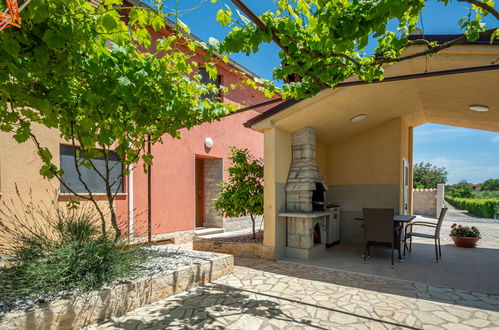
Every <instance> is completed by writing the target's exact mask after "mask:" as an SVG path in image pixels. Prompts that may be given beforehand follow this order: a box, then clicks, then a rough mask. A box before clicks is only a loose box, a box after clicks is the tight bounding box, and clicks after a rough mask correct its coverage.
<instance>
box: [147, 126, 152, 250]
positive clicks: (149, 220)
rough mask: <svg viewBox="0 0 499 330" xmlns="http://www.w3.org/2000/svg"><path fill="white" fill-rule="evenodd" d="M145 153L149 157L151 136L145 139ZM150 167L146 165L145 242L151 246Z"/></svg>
mask: <svg viewBox="0 0 499 330" xmlns="http://www.w3.org/2000/svg"><path fill="white" fill-rule="evenodd" d="M147 153H148V154H149V155H151V136H150V135H149V136H148V139H147ZM151 204H152V203H151V165H150V164H149V165H147V242H148V243H149V244H151V241H152V230H151V224H152V210H151V206H152V205H151Z"/></svg>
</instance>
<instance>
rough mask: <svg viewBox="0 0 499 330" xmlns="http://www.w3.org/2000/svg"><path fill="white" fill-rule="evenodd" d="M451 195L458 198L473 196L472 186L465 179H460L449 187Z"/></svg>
mask: <svg viewBox="0 0 499 330" xmlns="http://www.w3.org/2000/svg"><path fill="white" fill-rule="evenodd" d="M451 196H452V197H459V198H471V197H473V188H471V184H469V183H468V182H467V181H466V180H461V181H459V183H456V184H455V185H453V186H452V187H451Z"/></svg>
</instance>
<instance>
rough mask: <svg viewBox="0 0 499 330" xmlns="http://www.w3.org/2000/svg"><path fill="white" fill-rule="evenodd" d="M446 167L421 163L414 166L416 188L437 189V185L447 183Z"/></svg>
mask: <svg viewBox="0 0 499 330" xmlns="http://www.w3.org/2000/svg"><path fill="white" fill-rule="evenodd" d="M447 174H448V172H447V170H446V169H445V167H437V166H435V165H433V164H431V163H424V162H420V163H417V164H416V165H414V188H418V189H421V188H436V187H437V184H439V183H445V182H446V181H447Z"/></svg>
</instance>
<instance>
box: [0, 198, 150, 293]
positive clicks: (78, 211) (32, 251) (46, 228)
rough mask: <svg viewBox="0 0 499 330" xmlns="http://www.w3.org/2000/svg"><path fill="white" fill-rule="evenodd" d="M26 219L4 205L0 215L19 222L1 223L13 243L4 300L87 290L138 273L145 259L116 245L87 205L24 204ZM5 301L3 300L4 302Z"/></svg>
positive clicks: (0, 229) (2, 276) (0, 230)
mask: <svg viewBox="0 0 499 330" xmlns="http://www.w3.org/2000/svg"><path fill="white" fill-rule="evenodd" d="M20 204H21V205H22V209H23V211H24V212H23V213H22V214H23V216H21V217H24V219H19V217H20V216H19V215H18V214H19V213H20V212H17V214H13V213H12V210H13V209H12V208H10V207H8V206H7V205H5V203H4V205H3V206H4V208H3V209H0V215H2V218H5V219H11V220H12V219H18V220H23V221H16V222H12V221H10V222H9V223H7V222H2V221H0V234H2V236H4V237H6V236H8V237H9V238H10V240H11V242H12V245H11V246H10V247H6V248H4V249H3V251H1V252H3V253H8V254H9V257H8V262H9V266H8V267H5V268H4V269H3V271H2V272H1V273H0V282H2V283H3V285H2V288H1V289H0V296H1V297H2V299H9V297H10V298H12V297H23V296H29V295H33V294H35V295H40V294H42V295H43V294H54V293H58V292H60V291H67V290H75V289H79V290H82V291H88V290H92V289H97V288H99V287H101V286H102V285H103V284H104V283H108V282H111V281H113V280H115V279H119V278H123V277H127V276H131V275H134V273H135V272H136V269H137V268H138V266H139V262H141V261H143V260H144V257H145V256H143V255H142V254H143V253H142V252H141V251H140V250H138V249H137V248H131V247H128V246H125V245H124V244H123V243H119V242H114V241H113V240H112V239H110V238H109V237H107V236H105V235H102V233H101V231H100V230H99V228H98V227H97V223H98V222H99V215H98V214H97V213H96V212H95V211H94V210H93V209H92V208H90V207H89V206H87V204H85V205H84V206H79V205H75V204H70V205H68V206H66V207H64V206H59V203H58V202H57V201H55V202H52V203H51V206H52V207H50V208H45V207H39V206H33V204H32V201H30V202H29V203H27V204H25V203H24V202H21V203H20ZM0 300H1V299H0Z"/></svg>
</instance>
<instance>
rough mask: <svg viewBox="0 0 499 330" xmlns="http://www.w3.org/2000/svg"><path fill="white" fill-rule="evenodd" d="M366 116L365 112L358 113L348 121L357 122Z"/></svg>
mask: <svg viewBox="0 0 499 330" xmlns="http://www.w3.org/2000/svg"><path fill="white" fill-rule="evenodd" d="M366 118H367V115H366V114H360V115H357V116H355V117H353V118H352V119H350V122H351V123H358V122H359V121H363V120H364V119H366Z"/></svg>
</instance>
